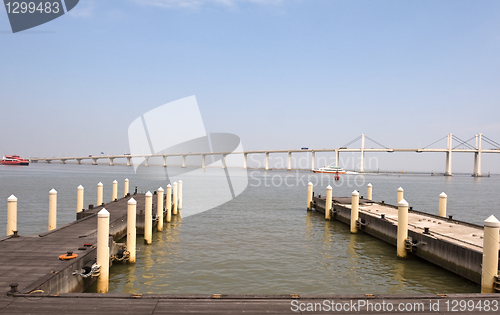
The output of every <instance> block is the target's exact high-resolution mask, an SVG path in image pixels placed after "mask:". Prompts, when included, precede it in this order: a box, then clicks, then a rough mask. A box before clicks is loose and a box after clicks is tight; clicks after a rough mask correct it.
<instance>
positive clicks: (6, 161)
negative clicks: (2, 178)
mask: <svg viewBox="0 0 500 315" xmlns="http://www.w3.org/2000/svg"><path fill="white" fill-rule="evenodd" d="M0 164H1V165H30V162H29V161H28V160H25V159H23V158H22V157H20V156H19V155H5V156H4V157H3V159H2V160H1V161H0Z"/></svg>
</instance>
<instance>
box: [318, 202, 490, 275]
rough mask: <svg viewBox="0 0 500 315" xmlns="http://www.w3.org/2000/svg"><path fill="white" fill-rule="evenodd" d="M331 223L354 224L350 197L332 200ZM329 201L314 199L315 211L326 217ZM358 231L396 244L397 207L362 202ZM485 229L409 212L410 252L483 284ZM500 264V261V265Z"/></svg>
mask: <svg viewBox="0 0 500 315" xmlns="http://www.w3.org/2000/svg"><path fill="white" fill-rule="evenodd" d="M332 199H333V204H332V219H336V220H339V221H341V222H344V223H346V224H350V222H351V200H352V198H351V197H333V198H332ZM325 204H326V198H325V197H324V196H318V197H313V205H312V207H313V208H314V209H315V210H316V211H319V212H321V213H325ZM358 210H359V219H358V220H357V222H356V225H357V227H358V229H359V230H360V231H362V232H364V233H367V234H370V235H373V236H375V237H377V238H379V239H381V240H383V241H385V242H387V243H389V244H392V245H396V244H397V234H398V207H397V206H393V205H389V204H386V203H384V202H375V201H373V200H368V199H364V198H360V199H359V208H358ZM483 237H484V228H483V226H480V225H475V224H471V223H467V222H463V221H458V220H453V219H452V218H443V217H440V216H436V215H432V214H428V213H424V212H420V211H416V210H413V209H411V208H410V210H409V211H408V241H407V243H406V250H407V252H411V253H412V254H414V255H416V256H418V257H420V258H423V259H425V260H427V261H429V262H431V263H433V264H436V265H438V266H440V267H442V268H444V269H447V270H449V271H451V272H454V273H455V274H457V275H460V276H462V277H464V278H466V279H469V280H471V281H473V282H475V283H479V284H480V283H481V264H482V258H483V257H482V255H483ZM499 263H500V261H499Z"/></svg>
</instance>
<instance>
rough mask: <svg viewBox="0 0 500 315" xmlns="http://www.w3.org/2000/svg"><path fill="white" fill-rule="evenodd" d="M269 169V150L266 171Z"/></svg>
mask: <svg viewBox="0 0 500 315" xmlns="http://www.w3.org/2000/svg"><path fill="white" fill-rule="evenodd" d="M268 170H269V152H266V171H268Z"/></svg>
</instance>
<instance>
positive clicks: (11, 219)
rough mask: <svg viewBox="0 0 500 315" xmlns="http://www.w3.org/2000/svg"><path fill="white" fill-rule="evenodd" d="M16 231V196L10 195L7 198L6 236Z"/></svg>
mask: <svg viewBox="0 0 500 315" xmlns="http://www.w3.org/2000/svg"><path fill="white" fill-rule="evenodd" d="M14 231H17V198H16V196H14V195H10V197H9V198H7V236H9V235H12V234H14Z"/></svg>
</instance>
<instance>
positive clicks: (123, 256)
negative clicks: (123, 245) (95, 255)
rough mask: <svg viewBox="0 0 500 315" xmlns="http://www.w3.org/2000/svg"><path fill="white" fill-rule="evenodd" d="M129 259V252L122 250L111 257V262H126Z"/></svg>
mask: <svg viewBox="0 0 500 315" xmlns="http://www.w3.org/2000/svg"><path fill="white" fill-rule="evenodd" d="M129 258H130V252H129V251H128V250H126V249H122V250H121V251H119V252H118V253H116V255H113V256H111V260H112V261H128V260H129Z"/></svg>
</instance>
